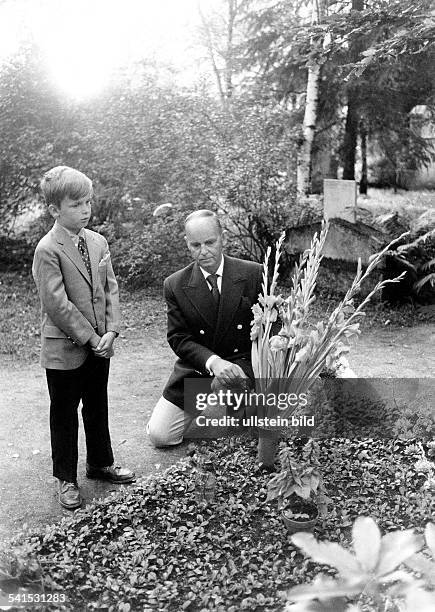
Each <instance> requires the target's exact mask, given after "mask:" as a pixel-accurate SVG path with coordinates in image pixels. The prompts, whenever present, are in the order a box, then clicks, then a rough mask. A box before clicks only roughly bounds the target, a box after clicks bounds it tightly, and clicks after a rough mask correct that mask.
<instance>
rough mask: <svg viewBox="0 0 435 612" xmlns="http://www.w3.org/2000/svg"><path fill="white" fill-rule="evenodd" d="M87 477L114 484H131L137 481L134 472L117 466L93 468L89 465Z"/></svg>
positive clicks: (87, 466)
mask: <svg viewBox="0 0 435 612" xmlns="http://www.w3.org/2000/svg"><path fill="white" fill-rule="evenodd" d="M86 476H87V477H88V478H95V479H98V480H107V481H109V482H112V483H113V484H129V483H130V482H133V480H134V479H135V475H134V472H131V471H130V470H127V468H122V467H120V466H119V465H115V464H113V465H109V466H107V467H93V466H91V465H89V464H87V465H86Z"/></svg>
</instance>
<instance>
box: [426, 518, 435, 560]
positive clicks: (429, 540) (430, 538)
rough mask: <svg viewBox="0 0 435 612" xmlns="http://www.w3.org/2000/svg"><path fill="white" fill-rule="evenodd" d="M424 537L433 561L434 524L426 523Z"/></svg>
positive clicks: (434, 552)
mask: <svg viewBox="0 0 435 612" xmlns="http://www.w3.org/2000/svg"><path fill="white" fill-rule="evenodd" d="M424 535H425V538H426V544H427V546H428V548H429V550H430V552H431V553H432V557H433V558H434V560H435V524H434V523H428V524H427V525H426V529H425V530H424Z"/></svg>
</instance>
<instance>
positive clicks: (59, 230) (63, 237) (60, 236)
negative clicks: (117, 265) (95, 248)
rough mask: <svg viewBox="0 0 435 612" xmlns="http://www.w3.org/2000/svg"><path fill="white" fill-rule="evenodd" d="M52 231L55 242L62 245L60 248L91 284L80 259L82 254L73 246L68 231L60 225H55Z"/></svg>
mask: <svg viewBox="0 0 435 612" xmlns="http://www.w3.org/2000/svg"><path fill="white" fill-rule="evenodd" d="M52 231H53V233H54V236H55V238H56V240H57V242H58V243H59V244H60V245H62V250H63V252H64V253H65V255H66V256H67V257H68V258H69V259H70V260H71V261H72V262H73V264H74V265H75V266H76V267H77V268H78V270H79V272H81V274H82V275H83V276H84V277H85V279H86V280H87V281H88V283H89V284H91V279H90V278H89V274H88V271H87V270H86V266H85V263H84V261H83V259H82V256H81V255H80V253H79V250H78V248H77V247H76V246H75V244H74V243H73V241H72V240H71V238H70V237H69V235H68V233H67V232H66V231H65V230H64V229H63V227H62V226H61V225H55V226H54V227H53V230H52ZM89 256H90V255H89ZM97 265H98V264H97Z"/></svg>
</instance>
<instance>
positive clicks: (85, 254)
mask: <svg viewBox="0 0 435 612" xmlns="http://www.w3.org/2000/svg"><path fill="white" fill-rule="evenodd" d="M78 248H79V253H80V255H81V256H82V259H83V262H84V264H85V266H86V270H87V271H88V274H89V278H92V273H91V260H90V259H89V253H88V247H87V246H86V240H85V239H84V238H83V236H79V245H78Z"/></svg>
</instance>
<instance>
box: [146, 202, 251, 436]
mask: <svg viewBox="0 0 435 612" xmlns="http://www.w3.org/2000/svg"><path fill="white" fill-rule="evenodd" d="M185 241H186V244H187V248H188V249H189V252H190V254H191V256H192V258H193V263H191V264H190V265H189V266H187V267H186V268H184V269H182V270H179V271H178V272H175V273H174V274H172V275H171V276H169V277H168V278H166V279H165V282H164V296H165V300H166V303H167V310H168V334H167V337H168V342H169V344H170V346H171V348H172V350H173V351H174V352H175V354H176V355H177V357H178V360H177V361H176V363H175V365H174V369H173V372H172V374H171V376H170V377H169V380H168V382H167V383H166V386H165V388H164V390H163V395H162V397H161V398H160V399H159V401H158V402H157V404H156V406H155V408H154V410H153V413H152V415H151V419H150V421H149V423H148V427H147V431H148V434H149V436H150V439H151V442H152V443H153V444H154V446H158V447H161V446H173V445H175V444H179V443H180V442H182V440H183V433H184V425H185V413H184V407H185V406H184V380H185V378H198V377H199V378H202V377H210V376H211V377H213V378H214V380H213V384H214V386H215V388H216V387H217V388H226V389H229V388H232V386H234V387H237V385H238V384H240V379H242V378H251V379H252V378H253V372H252V367H251V361H250V356H251V340H250V323H251V319H252V311H251V307H252V306H253V304H255V303H256V302H257V300H258V295H259V293H260V291H261V280H262V266H261V265H260V264H258V263H253V262H250V261H245V260H242V259H236V258H233V257H228V256H227V255H224V254H223V249H224V244H225V235H224V232H223V231H222V227H221V224H220V222H219V219H218V217H217V216H216V214H215V213H213V212H212V211H210V210H197V211H195V212H193V213H191V214H190V215H189V216H188V217H187V219H186V222H185Z"/></svg>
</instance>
